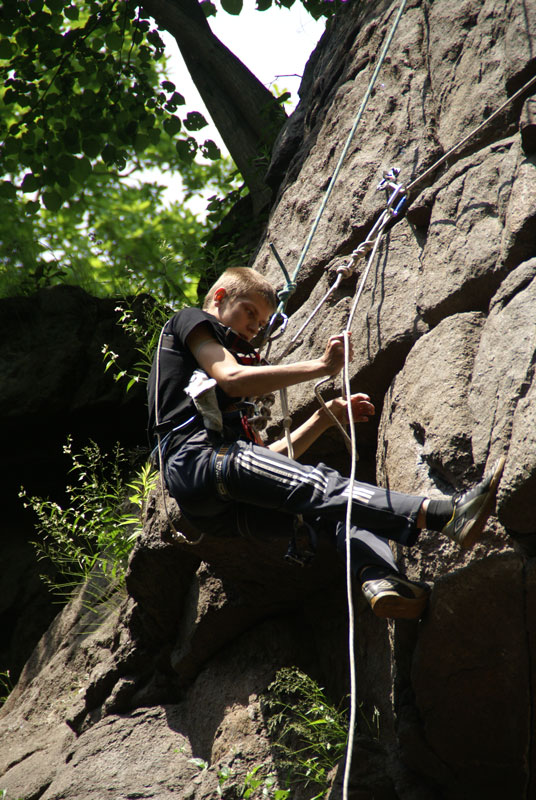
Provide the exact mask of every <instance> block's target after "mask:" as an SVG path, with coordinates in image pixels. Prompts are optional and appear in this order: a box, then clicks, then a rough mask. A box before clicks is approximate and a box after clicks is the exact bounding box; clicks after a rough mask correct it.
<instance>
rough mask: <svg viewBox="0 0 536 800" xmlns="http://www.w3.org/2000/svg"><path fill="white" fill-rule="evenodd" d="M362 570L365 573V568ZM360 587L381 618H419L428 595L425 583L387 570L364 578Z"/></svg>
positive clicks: (373, 609) (426, 603) (424, 607)
mask: <svg viewBox="0 0 536 800" xmlns="http://www.w3.org/2000/svg"><path fill="white" fill-rule="evenodd" d="M364 572H365V575H366V569H365V570H364ZM361 589H362V591H363V594H364V595H365V597H366V598H367V600H368V602H369V604H370V607H371V608H372V611H373V612H374V614H376V616H377V617H382V618H383V619H419V617H422V615H423V614H424V611H425V609H426V606H427V605H428V598H429V596H430V588H429V586H427V585H426V584H425V583H416V582H413V581H409V580H408V579H407V578H404V577H403V576H402V575H399V574H398V573H397V572H388V571H387V570H385V574H384V575H380V576H378V577H372V578H370V580H365V581H364V582H363V584H362V586H361Z"/></svg>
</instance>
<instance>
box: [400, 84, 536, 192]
mask: <svg viewBox="0 0 536 800" xmlns="http://www.w3.org/2000/svg"><path fill="white" fill-rule="evenodd" d="M535 84H536V75H534V76H533V77H532V78H530V80H528V81H527V82H526V83H525V84H524V85H523V86H522V87H521V89H518V90H517V92H515V93H514V94H513V95H512V96H511V97H508V98H507V99H506V100H505V101H504V103H502V105H500V106H499V108H497V109H496V110H495V111H494V112H493V114H491V115H490V116H489V117H487V118H486V119H485V120H484V122H481V123H480V125H478V126H477V127H476V128H473V130H472V131H470V132H469V133H468V134H467V136H464V137H463V139H461V140H460V141H459V142H457V144H455V145H454V146H453V147H451V148H450V150H448V151H447V152H446V153H445V154H444V155H442V156H441V158H438V160H437V161H435V162H434V163H433V164H432V166H431V167H428V169H426V170H425V171H424V172H423V173H422V175H419V177H418V178H415V180H413V181H412V182H411V183H410V184H409V185H408V187H407V191H408V193H409V192H411V190H412V189H413V188H414V187H415V186H416V185H417V184H418V183H421V181H423V180H424V178H426V177H428V175H430V173H431V172H434V171H435V170H436V169H437V168H438V167H439V166H441V164H443V163H444V162H445V161H446V160H447V159H448V158H449V157H450V156H451V155H452V154H453V153H454V152H456V150H459V149H460V147H463V145H464V144H466V143H467V142H468V141H469V140H470V139H472V138H473V136H476V134H477V133H479V132H480V131H481V130H482V128H485V127H486V125H489V123H490V122H491V121H492V120H494V119H495V118H496V117H498V116H499V114H500V113H501V111H504V109H505V108H506V107H507V106H509V105H510V104H511V103H513V102H514V100H517V98H518V97H521V95H522V94H524V92H526V91H527V89H530V87H531V86H534V85H535Z"/></svg>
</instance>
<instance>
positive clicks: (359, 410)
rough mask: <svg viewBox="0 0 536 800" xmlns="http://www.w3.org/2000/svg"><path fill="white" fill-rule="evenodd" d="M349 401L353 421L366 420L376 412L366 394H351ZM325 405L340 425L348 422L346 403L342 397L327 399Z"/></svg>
mask: <svg viewBox="0 0 536 800" xmlns="http://www.w3.org/2000/svg"><path fill="white" fill-rule="evenodd" d="M350 402H351V405H352V415H353V418H354V421H355V422H368V421H369V417H371V416H372V415H373V414H375V413H376V409H375V408H374V406H373V404H372V403H371V402H370V397H369V396H368V394H362V393H361V392H358V393H357V394H353V395H352V396H351V397H350ZM326 405H327V407H328V408H329V410H330V411H331V413H332V414H334V415H335V417H337V419H338V420H339V422H340V423H341V424H342V425H345V424H346V423H347V422H348V410H347V406H348V404H347V402H346V400H345V399H344V397H335V398H334V399H333V400H329V401H328V402H327V403H326Z"/></svg>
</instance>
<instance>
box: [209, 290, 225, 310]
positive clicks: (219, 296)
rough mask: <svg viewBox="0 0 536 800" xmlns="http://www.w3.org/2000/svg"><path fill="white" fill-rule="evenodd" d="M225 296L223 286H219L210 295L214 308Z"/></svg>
mask: <svg viewBox="0 0 536 800" xmlns="http://www.w3.org/2000/svg"><path fill="white" fill-rule="evenodd" d="M226 294H227V289H225V288H224V287H223V286H219V287H218V288H217V289H216V290H215V291H214V294H213V295H212V299H213V301H214V304H215V305H216V306H219V305H220V303H221V301H222V300H223V298H224V297H225V296H226Z"/></svg>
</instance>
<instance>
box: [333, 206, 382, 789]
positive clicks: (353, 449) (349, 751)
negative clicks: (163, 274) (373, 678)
mask: <svg viewBox="0 0 536 800" xmlns="http://www.w3.org/2000/svg"><path fill="white" fill-rule="evenodd" d="M382 216H383V217H384V219H383V222H382V224H381V226H379V228H378V233H377V235H376V240H375V242H374V246H373V248H372V251H371V253H370V256H369V259H368V262H367V267H366V269H365V271H364V273H363V275H362V277H361V281H360V283H359V287H358V289H357V292H356V294H355V297H354V301H353V304H352V308H351V310H350V314H349V315H348V320H347V322H346V327H345V329H344V371H343V383H344V394H345V397H346V403H347V412H348V425H349V428H350V453H351V459H350V460H351V466H350V477H349V478H348V502H347V504H346V521H345V553H346V602H347V605H348V658H349V661H350V721H349V725H348V744H347V747H346V763H345V766H344V780H343V791H342V797H343V800H348V787H349V782H350V772H351V768H352V756H353V749H354V737H355V724H356V716H357V697H356V670H355V648H354V638H355V613H354V599H353V594H352V570H351V551H350V544H351V539H350V528H351V525H352V495H353V491H354V483H355V471H356V464H357V461H358V455H357V443H356V432H355V422H354V416H353V414H352V402H351V397H352V393H351V388H350V330H351V327H352V322H353V319H354V315H355V312H356V309H357V305H358V303H359V300H360V298H361V295H362V294H363V289H364V286H365V282H366V280H367V277H368V274H369V272H370V268H371V265H372V263H373V261H374V259H375V258H376V253H377V252H378V247H379V245H380V242H381V240H382V238H383V235H384V228H385V225H386V224H387V222H388V221H389V214H388V211H387V210H386V211H385V212H384V214H383V215H382Z"/></svg>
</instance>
